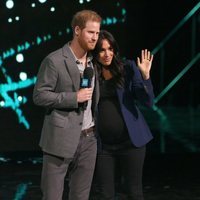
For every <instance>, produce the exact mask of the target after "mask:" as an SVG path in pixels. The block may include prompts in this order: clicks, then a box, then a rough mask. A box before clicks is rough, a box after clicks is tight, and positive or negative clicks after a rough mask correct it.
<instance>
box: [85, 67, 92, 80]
mask: <svg viewBox="0 0 200 200" xmlns="http://www.w3.org/2000/svg"><path fill="white" fill-rule="evenodd" d="M93 75H94V70H93V69H92V67H86V68H85V70H84V72H83V77H84V78H86V79H89V80H91V79H92V77H93Z"/></svg>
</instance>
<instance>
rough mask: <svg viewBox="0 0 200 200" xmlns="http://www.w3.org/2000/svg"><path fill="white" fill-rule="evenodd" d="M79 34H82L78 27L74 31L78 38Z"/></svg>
mask: <svg viewBox="0 0 200 200" xmlns="http://www.w3.org/2000/svg"><path fill="white" fill-rule="evenodd" d="M79 32H80V28H79V26H76V27H75V29H74V33H75V35H76V36H78V35H79Z"/></svg>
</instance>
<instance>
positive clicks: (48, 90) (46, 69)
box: [33, 57, 78, 109]
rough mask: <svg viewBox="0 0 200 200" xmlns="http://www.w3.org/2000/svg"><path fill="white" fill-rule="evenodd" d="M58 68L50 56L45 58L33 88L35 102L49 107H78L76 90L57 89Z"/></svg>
mask: <svg viewBox="0 0 200 200" xmlns="http://www.w3.org/2000/svg"><path fill="white" fill-rule="evenodd" d="M58 79H59V72H58V69H57V68H56V67H55V64H54V63H53V61H52V60H51V59H50V58H48V57H47V58H45V59H44V60H43V62H42V64H41V66H40V69H39V72H38V75H37V81H36V84H35V87H34V90H33V102H34V103H35V104H36V105H39V106H43V107H47V108H58V109H62V108H63V109H64V108H72V109H73V108H78V103H77V95H76V92H75V91H68V92H67V91H65V90H63V91H62V90H57V88H58V87H57V85H58Z"/></svg>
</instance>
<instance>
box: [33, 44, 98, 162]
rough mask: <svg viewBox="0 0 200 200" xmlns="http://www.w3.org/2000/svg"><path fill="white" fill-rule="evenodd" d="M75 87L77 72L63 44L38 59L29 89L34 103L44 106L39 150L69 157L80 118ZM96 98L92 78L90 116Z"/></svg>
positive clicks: (77, 140) (75, 138) (79, 128)
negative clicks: (31, 91)
mask: <svg viewBox="0 0 200 200" xmlns="http://www.w3.org/2000/svg"><path fill="white" fill-rule="evenodd" d="M95 74H97V72H96V70H95ZM95 77H97V76H95ZM79 88H80V72H79V70H78V67H77V65H76V62H75V59H74V56H73V55H72V53H71V51H70V49H69V47H68V45H67V44H66V45H65V46H64V47H63V48H61V49H58V50H56V51H54V52H52V53H51V54H49V55H48V56H47V57H46V58H45V59H44V60H43V61H42V63H41V67H40V69H39V72H38V76H37V81H36V84H35V87H34V91H33V101H34V103H35V104H36V105H39V106H43V107H45V108H46V114H45V118H44V123H43V128H42V133H41V138H40V143H39V145H40V146H41V148H42V150H43V151H45V152H48V153H51V154H54V155H57V156H61V157H65V158H71V157H73V155H74V153H75V151H76V149H77V145H78V143H79V138H80V134H81V127H82V121H83V111H80V109H79V106H78V103H77V99H76V92H77V91H78V90H79ZM98 99H99V84H98V81H97V78H95V88H94V92H93V98H92V111H93V116H94V113H95V110H96V107H97V103H98Z"/></svg>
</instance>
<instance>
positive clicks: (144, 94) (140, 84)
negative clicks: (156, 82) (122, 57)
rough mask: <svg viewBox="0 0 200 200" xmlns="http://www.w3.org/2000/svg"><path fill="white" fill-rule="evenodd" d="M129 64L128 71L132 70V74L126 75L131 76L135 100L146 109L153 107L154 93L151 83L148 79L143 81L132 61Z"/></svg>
mask: <svg viewBox="0 0 200 200" xmlns="http://www.w3.org/2000/svg"><path fill="white" fill-rule="evenodd" d="M128 62H129V66H130V68H129V70H132V73H130V72H129V73H128V75H130V74H132V75H133V76H132V78H131V80H132V91H133V93H134V95H135V97H136V99H137V100H138V101H139V102H140V103H142V104H143V105H145V106H147V107H151V106H152V105H153V100H154V92H153V85H152V81H151V79H150V78H149V79H148V80H144V79H143V78H142V75H141V73H140V71H139V69H138V67H137V66H136V64H135V62H134V61H128Z"/></svg>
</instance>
